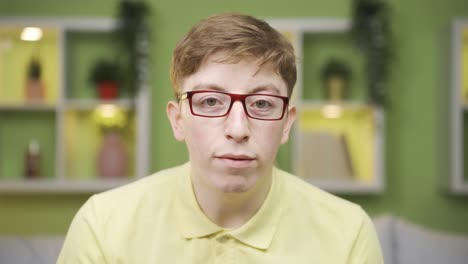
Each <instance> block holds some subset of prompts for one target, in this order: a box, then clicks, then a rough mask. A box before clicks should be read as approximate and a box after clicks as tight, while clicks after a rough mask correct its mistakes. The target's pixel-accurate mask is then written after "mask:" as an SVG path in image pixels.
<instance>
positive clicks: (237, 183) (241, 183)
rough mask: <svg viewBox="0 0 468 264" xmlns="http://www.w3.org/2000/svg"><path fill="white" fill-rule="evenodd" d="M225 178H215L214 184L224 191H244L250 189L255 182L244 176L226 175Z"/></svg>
mask: <svg viewBox="0 0 468 264" xmlns="http://www.w3.org/2000/svg"><path fill="white" fill-rule="evenodd" d="M225 177H226V178H224V179H215V182H213V183H214V185H215V186H216V188H217V189H218V190H220V191H221V192H224V193H243V192H247V191H249V190H250V189H251V188H252V186H253V185H254V183H250V182H249V181H248V179H246V178H245V177H244V176H225Z"/></svg>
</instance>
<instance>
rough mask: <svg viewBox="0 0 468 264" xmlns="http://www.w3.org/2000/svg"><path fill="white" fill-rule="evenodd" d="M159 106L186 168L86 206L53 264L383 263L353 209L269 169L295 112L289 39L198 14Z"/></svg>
mask: <svg viewBox="0 0 468 264" xmlns="http://www.w3.org/2000/svg"><path fill="white" fill-rule="evenodd" d="M171 80H172V84H173V88H174V92H175V94H176V97H177V101H171V102H169V103H168V105H167V115H168V118H169V120H170V123H171V126H172V130H173V133H174V137H175V138H176V139H177V140H179V141H185V143H186V145H187V149H188V153H189V158H190V162H189V163H186V164H184V165H182V166H179V167H175V168H171V169H168V170H165V171H161V172H159V173H156V174H154V175H152V176H149V177H146V178H145V179H142V180H140V181H137V182H135V183H132V184H130V185H128V186H124V187H121V188H118V189H116V190H112V191H108V192H105V193H102V194H98V195H95V196H93V197H92V198H90V199H89V201H88V202H86V204H85V205H84V206H83V207H82V208H81V209H80V211H79V212H78V213H77V215H76V216H75V218H74V220H73V222H72V224H71V227H70V230H69V231H68V234H67V238H66V240H65V243H64V246H63V249H62V252H61V255H60V257H59V260H58V262H59V263H268V264H274V263H327V264H328V263H333V264H335V263H370V264H379V263H383V261H382V256H381V252H380V247H379V243H378V241H377V238H376V235H375V231H374V228H373V225H372V223H371V221H370V220H369V217H368V216H367V215H366V214H365V213H364V211H363V210H362V209H361V208H360V207H359V206H357V205H354V204H352V203H350V202H347V201H344V200H342V199H340V198H337V197H335V196H332V195H330V194H328V193H325V192H323V191H321V190H319V189H317V188H315V187H313V186H311V185H310V184H307V183H305V182H303V181H301V180H300V179H299V178H297V177H295V176H293V175H290V174H288V173H286V172H284V171H281V170H279V169H276V168H275V167H274V161H275V158H276V154H277V152H278V148H279V146H280V145H281V144H283V143H285V142H286V141H287V140H288V136H289V131H290V128H291V126H292V124H293V122H294V119H295V117H296V110H295V108H294V106H291V105H289V103H288V101H289V99H288V98H289V96H290V95H291V93H292V89H293V87H294V85H295V82H296V66H295V56H294V52H293V48H292V46H291V44H290V43H289V42H288V41H287V40H286V39H285V38H284V37H283V36H281V34H279V33H278V32H277V31H276V30H274V29H272V28H271V27H270V26H269V25H268V24H266V23H265V22H263V21H261V20H258V19H256V18H253V17H250V16H245V15H239V14H221V15H216V16H212V17H209V18H207V19H205V20H203V21H201V22H200V23H199V24H197V25H195V26H194V27H193V28H192V29H191V31H190V32H189V33H188V34H187V35H186V36H185V37H184V38H183V39H182V40H181V41H180V42H179V43H178V44H177V47H176V49H175V50H174V54H173V61H172V65H171Z"/></svg>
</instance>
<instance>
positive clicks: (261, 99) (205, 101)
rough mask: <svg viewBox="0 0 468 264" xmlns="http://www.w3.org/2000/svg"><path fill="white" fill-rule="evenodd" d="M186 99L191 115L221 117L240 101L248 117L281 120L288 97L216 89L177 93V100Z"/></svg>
mask: <svg viewBox="0 0 468 264" xmlns="http://www.w3.org/2000/svg"><path fill="white" fill-rule="evenodd" d="M185 99H188V100H189V104H190V111H191V112H192V115H195V116H202V117H223V116H227V115H228V114H229V112H230V111H231V108H232V105H233V104H234V102H236V101H240V102H242V105H243V107H244V111H245V113H246V114H247V116H248V117H250V118H253V119H258V120H268V121H274V120H281V119H282V118H283V116H284V112H285V110H286V107H287V106H288V103H289V98H288V97H285V96H278V95H272V94H231V93H225V92H217V91H190V92H185V93H182V94H179V96H178V100H179V101H182V100H185Z"/></svg>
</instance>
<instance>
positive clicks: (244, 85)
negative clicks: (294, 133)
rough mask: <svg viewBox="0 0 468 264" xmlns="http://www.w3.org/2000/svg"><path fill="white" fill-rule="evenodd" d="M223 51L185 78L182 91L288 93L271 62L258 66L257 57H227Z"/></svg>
mask: <svg viewBox="0 0 468 264" xmlns="http://www.w3.org/2000/svg"><path fill="white" fill-rule="evenodd" d="M226 58H227V57H226V55H225V54H223V53H221V54H220V53H218V54H214V55H212V56H210V57H208V58H207V59H206V60H205V61H204V62H203V63H202V64H201V66H200V67H199V69H198V70H197V72H195V73H194V74H192V75H189V76H187V77H186V78H184V80H183V82H182V85H181V92H187V91H192V90H220V91H225V92H230V93H239V94H246V93H254V92H266V93H272V94H277V95H283V96H286V95H287V86H286V83H285V82H284V81H283V79H282V78H281V76H280V75H279V74H278V72H277V71H276V69H275V68H274V67H273V65H271V64H265V65H261V66H260V65H259V60H258V59H256V58H252V57H249V58H242V59H239V60H235V61H234V60H226Z"/></svg>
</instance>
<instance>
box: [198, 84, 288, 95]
mask: <svg viewBox="0 0 468 264" xmlns="http://www.w3.org/2000/svg"><path fill="white" fill-rule="evenodd" d="M192 90H193V91H197V90H213V91H219V92H228V91H227V90H226V89H225V88H223V87H221V86H219V85H216V84H197V85H195V86H194V87H193V89H192ZM259 92H271V93H273V94H276V95H281V92H280V90H279V89H278V88H277V87H276V86H274V85H270V84H267V85H260V86H257V87H254V88H252V90H250V91H249V93H259Z"/></svg>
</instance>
